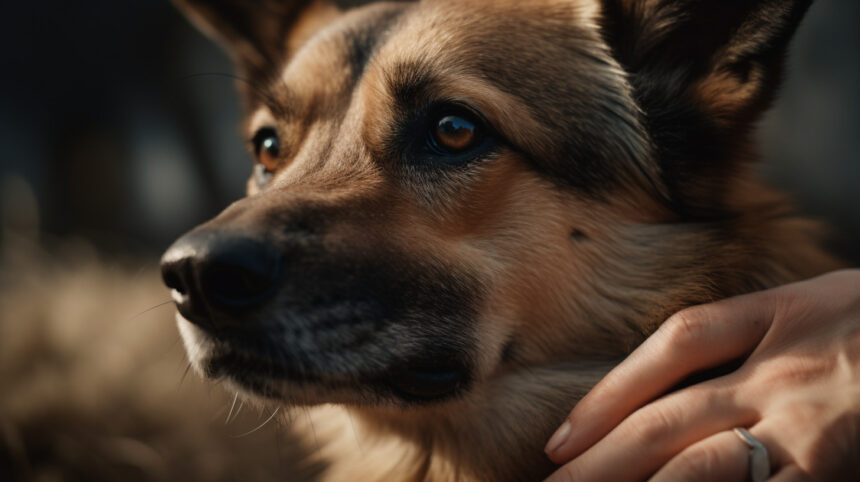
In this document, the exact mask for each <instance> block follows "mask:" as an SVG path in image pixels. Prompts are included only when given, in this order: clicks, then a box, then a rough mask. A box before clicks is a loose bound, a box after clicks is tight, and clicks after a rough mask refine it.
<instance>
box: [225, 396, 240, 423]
mask: <svg viewBox="0 0 860 482" xmlns="http://www.w3.org/2000/svg"><path fill="white" fill-rule="evenodd" d="M238 400H239V392H236V395H234V396H233V404H232V405H230V411H229V412H227V418H226V419H225V420H224V425H227V424H228V423H230V417H232V416H233V409H234V408H236V402H237V401H238Z"/></svg>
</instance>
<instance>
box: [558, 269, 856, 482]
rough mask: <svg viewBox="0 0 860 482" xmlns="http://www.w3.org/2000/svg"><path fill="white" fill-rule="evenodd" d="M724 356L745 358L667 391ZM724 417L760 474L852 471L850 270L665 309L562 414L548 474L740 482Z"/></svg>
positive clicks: (737, 455)
mask: <svg viewBox="0 0 860 482" xmlns="http://www.w3.org/2000/svg"><path fill="white" fill-rule="evenodd" d="M732 360H745V361H743V363H742V365H741V366H740V368H738V369H736V370H735V371H733V372H731V373H729V374H727V375H724V376H721V377H718V378H713V379H710V380H707V381H704V382H701V383H698V384H694V385H691V386H687V387H686V388H682V389H680V390H676V391H672V392H669V391H670V390H671V389H672V388H673V387H676V386H677V385H678V383H679V382H680V381H682V380H684V379H685V378H687V377H688V376H689V375H691V374H692V373H695V372H698V371H701V370H703V369H707V368H711V367H715V366H719V365H722V364H724V363H726V362H729V361H732ZM565 427H567V428H565ZM734 427H745V428H747V429H748V430H749V432H750V433H751V434H752V436H753V437H755V438H756V439H758V440H760V441H761V442H762V443H763V444H764V445H765V446H766V447H767V449H768V450H769V453H770V462H771V478H770V479H768V480H772V481H780V482H782V481H806V480H816V481H817V480H822V481H827V480H860V269H852V270H843V271H836V272H833V273H829V274H826V275H823V276H820V277H818V278H814V279H811V280H807V281H803V282H798V283H793V284H789V285H785V286H782V287H779V288H775V289H771V290H767V291H762V292H758V293H752V294H749V295H744V296H739V297H736V298H731V299H727V300H723V301H719V302H716V303H711V304H707V305H702V306H697V307H693V308H689V309H686V310H684V311H681V312H680V313H678V314H676V315H674V316H672V317H671V318H669V319H668V320H667V321H666V322H665V323H664V324H663V325H662V326H661V327H660V329H658V330H657V332H655V333H654V334H653V335H652V336H651V337H650V338H649V339H648V340H646V341H645V343H643V344H642V345H641V346H640V347H639V348H637V349H636V350H635V351H634V352H633V353H632V354H631V355H630V356H629V357H628V358H627V359H626V360H625V361H624V362H623V363H621V364H620V365H618V366H617V367H616V368H615V369H614V370H612V371H611V372H610V373H609V374H608V375H607V376H606V377H605V378H604V379H603V380H602V381H601V382H600V383H598V384H597V385H596V386H595V387H594V389H593V390H592V391H591V392H590V393H589V394H588V395H587V396H586V397H584V398H583V399H582V401H581V402H579V404H577V405H576V407H575V408H574V409H573V410H572V411H571V413H570V415H569V416H568V417H567V419H566V421H565V423H564V424H562V427H560V428H559V430H558V432H556V435H555V436H554V437H553V438H551V439H550V442H549V443H548V444H547V449H546V451H547V454H548V455H549V457H550V459H552V460H553V461H554V462H556V463H558V464H560V465H561V467H560V468H559V469H558V470H557V471H556V472H555V473H554V474H553V475H552V476H550V478H549V479H547V480H549V481H553V482H559V481H574V480H575V481H603V480H612V481H619V482H620V481H634V480H637V481H638V480H653V481H687V480H688V481H696V482H705V481H721V482H722V481H726V482H730V481H738V482H742V481H745V480H747V479H748V474H749V472H748V470H749V469H748V458H747V457H748V453H749V448H748V446H747V445H745V444H744V443H743V442H742V441H741V439H740V438H739V437H738V436H737V435H736V434H734V433H733V432H732V428H734Z"/></svg>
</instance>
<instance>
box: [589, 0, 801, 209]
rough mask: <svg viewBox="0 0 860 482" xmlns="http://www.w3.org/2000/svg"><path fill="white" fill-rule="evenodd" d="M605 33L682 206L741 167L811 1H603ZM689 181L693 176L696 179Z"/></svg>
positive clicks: (707, 205)
mask: <svg viewBox="0 0 860 482" xmlns="http://www.w3.org/2000/svg"><path fill="white" fill-rule="evenodd" d="M601 1H602V7H603V16H602V24H601V29H602V33H603V35H604V37H605V39H606V41H607V43H608V44H609V46H610V48H611V49H612V50H613V53H614V56H615V57H616V59H617V60H618V61H619V62H620V63H621V65H622V66H623V67H624V69H625V70H626V71H627V72H628V75H629V79H630V82H631V84H632V85H633V89H634V95H635V97H636V101H637V103H638V104H639V107H640V108H641V109H642V110H643V112H644V113H645V116H646V125H647V127H648V129H649V133H650V135H651V137H652V140H653V142H654V144H655V147H656V148H657V157H658V161H659V163H660V166H661V169H662V170H663V173H664V174H663V175H664V181H665V183H666V185H667V186H669V189H670V190H671V191H673V196H674V201H675V202H676V203H677V204H678V205H677V206H676V209H678V210H681V211H684V213H683V214H686V215H688V216H693V217H708V216H714V215H719V211H720V209H719V207H717V206H714V205H713V204H712V203H713V201H714V200H715V199H717V198H718V197H719V193H720V192H721V191H722V190H723V183H724V182H725V181H726V180H727V179H728V178H730V177H731V176H732V174H734V172H735V171H736V170H737V169H738V168H741V167H743V166H742V164H743V161H744V158H745V157H749V156H748V153H747V152H746V149H747V139H745V136H746V134H747V132H749V131H750V128H751V126H752V124H753V123H754V122H755V121H756V120H757V119H758V118H759V117H760V115H761V114H762V112H763V111H764V110H765V109H766V108H767V107H768V106H769V104H770V102H771V101H772V100H773V97H774V93H775V91H776V89H777V87H778V85H779V81H780V77H781V73H782V69H783V62H784V57H785V52H786V49H787V46H788V42H789V40H790V38H791V36H792V34H793V33H794V31H795V30H796V28H797V26H798V24H799V23H800V20H801V18H802V17H803V14H804V13H805V11H806V9H807V8H808V7H809V5H810V3H811V1H812V0H720V1H712V0H601ZM691 181H692V182H691Z"/></svg>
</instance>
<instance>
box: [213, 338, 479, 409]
mask: <svg viewBox="0 0 860 482" xmlns="http://www.w3.org/2000/svg"><path fill="white" fill-rule="evenodd" d="M204 372H205V374H206V376H207V377H209V378H214V379H218V378H222V379H229V380H232V381H234V382H235V383H238V384H239V385H241V386H243V387H245V388H246V389H248V390H250V391H252V392H255V393H257V394H259V395H261V396H264V397H268V398H278V397H279V391H278V390H277V389H276V387H277V386H278V384H279V383H283V382H289V383H293V384H297V385H299V386H301V385H304V386H314V385H318V386H323V387H327V388H330V389H334V388H337V389H350V388H351V389H354V390H361V389H362V388H368V387H377V388H378V389H382V390H385V391H390V393H391V394H392V395H394V396H395V397H397V398H399V399H402V400H404V401H407V402H412V403H430V402H435V401H441V400H444V399H448V398H451V397H453V396H456V394H457V393H459V392H460V391H461V390H462V389H463V388H464V387H465V386H466V384H467V382H468V370H467V369H466V367H465V366H464V365H462V364H460V363H457V362H451V361H444V362H437V363H427V362H411V363H409V362H406V363H400V364H398V365H397V367H396V368H392V369H387V370H382V371H380V372H377V373H372V374H363V375H362V374H355V375H354V376H343V375H340V376H338V375H335V374H329V373H322V372H319V371H312V370H309V369H306V368H299V367H294V366H290V365H288V364H285V363H277V362H275V361H273V360H270V359H267V358H265V357H260V356H254V355H251V354H247V353H244V352H239V351H236V350H223V351H222V352H221V353H219V354H218V355H216V356H213V357H211V358H210V359H209V360H208V362H207V363H206V364H205V367H204Z"/></svg>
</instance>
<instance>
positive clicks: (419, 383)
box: [385, 363, 468, 402]
mask: <svg viewBox="0 0 860 482" xmlns="http://www.w3.org/2000/svg"><path fill="white" fill-rule="evenodd" d="M467 381H468V371H467V370H466V368H465V367H464V366H463V365H461V364H458V363H438V364H417V365H407V366H405V367H403V368H400V369H397V370H394V371H392V372H391V373H389V375H388V376H387V377H386V378H385V382H386V384H387V385H388V386H389V387H391V389H392V390H393V391H394V392H395V394H396V395H397V396H398V397H400V398H402V399H404V400H407V401H411V402H433V401H439V400H443V399H446V398H450V397H452V396H455V395H456V394H457V393H458V392H460V391H461V390H462V388H463V387H464V386H465V385H466V383H467Z"/></svg>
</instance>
